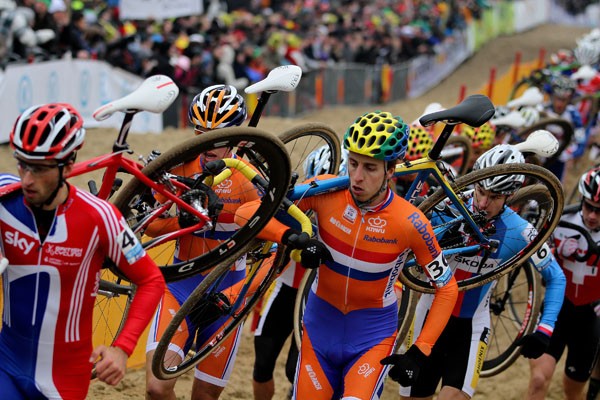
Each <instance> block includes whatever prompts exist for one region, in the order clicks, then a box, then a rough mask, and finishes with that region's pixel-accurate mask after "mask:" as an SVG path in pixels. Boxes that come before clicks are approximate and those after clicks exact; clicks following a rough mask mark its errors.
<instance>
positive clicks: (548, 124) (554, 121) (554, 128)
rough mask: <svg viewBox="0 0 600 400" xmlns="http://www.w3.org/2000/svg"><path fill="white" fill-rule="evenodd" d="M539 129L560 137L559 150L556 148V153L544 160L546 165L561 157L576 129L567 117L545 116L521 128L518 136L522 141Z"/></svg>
mask: <svg viewBox="0 0 600 400" xmlns="http://www.w3.org/2000/svg"><path fill="white" fill-rule="evenodd" d="M539 129H545V130H547V131H550V132H552V133H553V134H554V136H556V138H557V139H558V150H556V153H554V154H553V155H552V157H549V158H547V159H545V160H544V162H543V165H544V166H548V165H551V164H552V163H554V162H555V161H556V160H557V159H558V157H560V155H561V154H562V152H563V151H564V150H565V149H566V148H567V146H569V144H570V143H571V139H572V138H573V134H574V132H575V131H574V130H573V125H572V124H571V123H570V122H569V121H567V120H566V119H563V118H544V119H542V120H541V121H538V122H536V123H535V124H533V125H531V126H529V127H527V128H524V129H522V130H520V131H519V132H517V136H518V137H519V139H520V140H521V141H524V140H525V139H527V137H528V136H529V135H530V134H531V133H533V132H535V131H537V130H539ZM555 132H562V134H560V135H558V134H556V133H555ZM511 144H516V143H511Z"/></svg>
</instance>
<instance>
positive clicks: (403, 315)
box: [294, 269, 418, 350]
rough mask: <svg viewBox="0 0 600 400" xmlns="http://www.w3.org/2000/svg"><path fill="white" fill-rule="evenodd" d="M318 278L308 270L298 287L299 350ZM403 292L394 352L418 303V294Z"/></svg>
mask: <svg viewBox="0 0 600 400" xmlns="http://www.w3.org/2000/svg"><path fill="white" fill-rule="evenodd" d="M316 276H317V270H316V269H313V270H306V272H305V273H304V275H303V276H302V280H301V281H300V285H299V286H298V292H297V294H296V302H295V303H294V340H295V341H296V346H297V347H298V348H300V347H301V343H302V318H303V316H304V308H305V307H306V299H307V298H308V294H309V292H310V288H311V286H312V284H313V282H314V280H315V278H316ZM401 290H402V295H401V296H400V297H399V299H398V333H397V335H396V346H395V349H394V350H397V348H398V347H400V346H401V344H402V343H403V342H404V340H405V339H406V336H407V335H408V332H409V330H410V326H411V324H412V321H413V318H414V316H415V309H416V307H417V301H418V296H417V293H415V292H414V291H412V290H410V289H409V288H408V287H406V286H402V289H401ZM396 294H398V293H396Z"/></svg>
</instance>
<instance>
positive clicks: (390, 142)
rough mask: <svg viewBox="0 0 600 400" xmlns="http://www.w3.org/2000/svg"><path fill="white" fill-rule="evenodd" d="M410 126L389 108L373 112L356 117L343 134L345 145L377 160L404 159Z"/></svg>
mask: <svg viewBox="0 0 600 400" xmlns="http://www.w3.org/2000/svg"><path fill="white" fill-rule="evenodd" d="M408 133H409V128H408V125H407V124H405V123H404V121H403V120H402V118H400V117H398V116H396V117H395V116H393V115H392V114H391V113H389V112H387V111H373V112H369V113H366V114H364V115H362V116H360V117H358V118H357V119H356V121H354V123H353V124H352V125H350V127H348V130H347V131H346V134H345V135H344V148H345V149H346V150H348V151H351V152H353V153H357V154H362V155H365V156H368V157H373V158H375V159H377V160H383V161H395V160H397V159H399V158H403V157H404V154H405V153H406V147H407V145H408Z"/></svg>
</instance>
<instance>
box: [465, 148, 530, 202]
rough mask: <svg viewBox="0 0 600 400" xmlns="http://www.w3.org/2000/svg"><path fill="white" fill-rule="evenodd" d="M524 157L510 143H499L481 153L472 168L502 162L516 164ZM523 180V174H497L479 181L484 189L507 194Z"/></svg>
mask: <svg viewBox="0 0 600 400" xmlns="http://www.w3.org/2000/svg"><path fill="white" fill-rule="evenodd" d="M524 162H525V157H523V154H521V152H520V151H519V150H517V148H516V147H515V146H513V145H510V144H500V145H498V146H495V147H493V148H491V149H489V150H488V151H486V152H485V153H483V154H482V155H481V156H479V158H478V159H477V161H475V164H474V165H473V170H478V169H483V168H489V167H493V166H494V165H502V164H517V163H524ZM524 181H525V176H524V175H515V174H507V175H499V176H496V177H494V178H489V179H485V180H483V181H481V182H479V183H480V184H481V185H482V186H483V188H484V189H485V190H490V191H492V192H494V193H499V194H504V195H509V194H513V193H514V192H516V191H517V190H519V188H520V187H521V185H523V182H524Z"/></svg>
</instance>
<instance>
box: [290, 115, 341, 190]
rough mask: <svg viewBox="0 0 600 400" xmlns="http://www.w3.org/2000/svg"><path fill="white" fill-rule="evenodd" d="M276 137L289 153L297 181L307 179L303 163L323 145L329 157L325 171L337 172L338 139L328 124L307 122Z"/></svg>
mask: <svg viewBox="0 0 600 400" xmlns="http://www.w3.org/2000/svg"><path fill="white" fill-rule="evenodd" d="M278 137H279V139H281V141H282V142H283V143H284V144H285V147H286V149H287V151H288V153H289V155H290V159H291V163H292V171H293V172H296V173H297V174H298V182H303V181H304V180H305V179H307V178H306V174H305V171H304V168H303V165H304V161H305V160H306V158H307V157H308V155H309V154H310V153H311V152H313V151H314V150H316V149H318V148H320V147H321V146H324V145H327V147H328V148H329V152H330V153H329V154H330V157H331V158H330V161H329V166H328V171H327V173H329V174H337V172H338V169H339V166H340V162H341V159H342V156H341V148H340V139H339V137H338V135H337V133H335V131H334V130H333V129H332V128H330V127H329V126H327V125H325V124H321V123H314V122H313V123H307V124H303V125H300V126H297V127H294V128H291V129H289V130H287V131H285V132H282V133H280V134H279V135H278Z"/></svg>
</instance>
